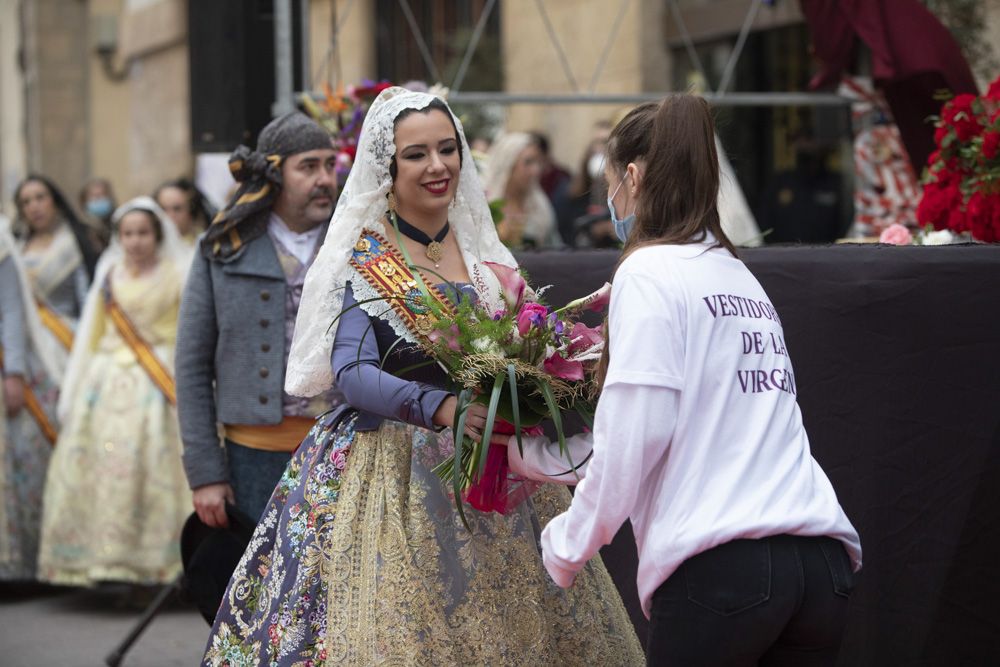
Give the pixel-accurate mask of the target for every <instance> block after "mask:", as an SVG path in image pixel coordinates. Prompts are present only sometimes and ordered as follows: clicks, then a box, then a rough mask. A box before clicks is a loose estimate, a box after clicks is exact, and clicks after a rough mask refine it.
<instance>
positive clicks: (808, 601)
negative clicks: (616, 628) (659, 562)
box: [646, 535, 855, 667]
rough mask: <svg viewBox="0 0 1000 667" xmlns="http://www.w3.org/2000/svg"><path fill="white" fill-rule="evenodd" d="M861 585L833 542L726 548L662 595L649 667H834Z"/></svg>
mask: <svg viewBox="0 0 1000 667" xmlns="http://www.w3.org/2000/svg"><path fill="white" fill-rule="evenodd" d="M854 583H855V575H854V573H853V572H852V570H851V562H850V559H849V558H848V556H847V552H846V551H845V550H844V546H843V545H842V544H841V543H840V542H839V541H837V540H834V539H832V538H829V537H795V536H791V535H778V536H775V537H768V538H764V539H759V540H734V541H732V542H727V543H726V544H721V545H719V546H717V547H715V548H714V549H709V550H708V551H705V552H703V553H700V554H698V555H697V556H693V557H691V558H689V559H688V560H686V561H684V562H683V563H682V564H681V566H680V567H679V568H678V569H677V571H676V572H674V574H673V575H672V576H671V577H670V578H669V579H667V580H666V581H665V582H663V584H662V585H661V586H660V587H659V588H658V589H656V592H655V593H654V594H653V604H652V613H651V618H650V625H649V642H648V646H647V654H646V659H647V664H649V665H654V666H656V667H659V666H661V665H664V666H668V667H673V666H674V665H677V666H682V665H683V666H684V667H687V666H691V665H705V666H708V665H711V666H713V667H715V666H716V665H720V666H721V665H726V666H733V667H743V666H748V667H752V666H754V665H759V666H760V667H786V666H787V667H792V666H795V667H812V666H814V665H815V666H819V665H831V666H832V665H833V664H834V663H835V662H836V660H837V651H838V650H839V648H840V639H841V636H842V634H843V632H844V625H845V623H846V620H847V600H848V596H849V595H850V593H851V591H852V590H853V589H854Z"/></svg>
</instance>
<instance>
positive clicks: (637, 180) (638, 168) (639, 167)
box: [625, 162, 646, 197]
mask: <svg viewBox="0 0 1000 667" xmlns="http://www.w3.org/2000/svg"><path fill="white" fill-rule="evenodd" d="M625 172H626V174H628V175H629V176H631V177H632V179H631V184H630V186H629V192H630V194H631V195H632V196H633V197H635V196H637V195H638V194H639V193H640V192H642V177H643V175H644V174H645V173H646V164H645V163H644V162H629V163H628V166H626V167H625Z"/></svg>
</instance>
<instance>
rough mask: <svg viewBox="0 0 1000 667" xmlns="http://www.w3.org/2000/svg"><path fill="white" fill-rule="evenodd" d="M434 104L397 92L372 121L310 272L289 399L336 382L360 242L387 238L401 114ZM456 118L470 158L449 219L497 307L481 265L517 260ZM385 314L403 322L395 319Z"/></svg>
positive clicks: (388, 94)
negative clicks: (335, 353) (341, 328)
mask: <svg viewBox="0 0 1000 667" xmlns="http://www.w3.org/2000/svg"><path fill="white" fill-rule="evenodd" d="M433 99H435V98H434V96H432V95H429V94H426V93H414V92H410V91H407V90H405V89H403V88H398V87H395V88H390V89H388V90H385V91H383V92H382V93H381V94H380V95H379V96H378V98H376V100H375V102H373V103H372V106H371V108H370V109H369V111H368V115H367V116H366V117H365V121H364V126H363V128H362V131H361V138H360V141H359V142H358V152H357V158H356V161H355V164H354V167H353V168H352V169H351V175H350V176H349V177H348V179H347V183H346V185H345V186H344V190H343V192H342V193H341V195H340V200H339V201H338V202H337V208H336V210H335V211H334V214H333V220H332V221H331V222H330V227H329V230H328V231H327V236H326V240H325V242H324V243H323V247H322V248H321V249H320V252H319V255H318V256H317V257H316V261H315V262H314V263H313V265H312V268H310V270H309V273H308V274H307V275H306V280H305V285H304V287H303V291H302V302H301V305H300V307H299V314H298V318H297V320H296V324H295V336H294V339H293V341H292V349H291V352H290V355H289V360H288V369H287V371H286V374H285V389H286V391H288V393H290V394H293V395H296V396H315V395H316V394H319V393H321V392H323V391H325V390H326V389H328V388H329V387H330V386H331V385H332V384H333V373H332V370H331V368H330V352H331V351H332V349H333V341H334V339H335V338H336V334H337V322H335V318H336V316H337V314H338V313H340V310H341V307H342V305H343V300H344V295H343V294H344V293H343V287H344V284H345V283H346V282H347V280H348V279H349V278H350V277H351V272H352V268H351V266H350V260H351V255H352V251H353V248H354V244H355V242H356V241H357V239H358V236H359V235H360V234H361V230H362V229H364V228H368V229H372V230H373V231H379V232H382V233H383V234H384V233H385V230H384V227H383V225H382V224H381V222H380V221H381V219H382V216H383V215H384V213H385V209H386V199H385V196H386V193H388V192H389V189H390V188H391V187H392V178H391V177H390V175H389V162H390V160H391V158H392V156H393V155H394V154H395V152H396V147H395V143H394V129H393V128H394V124H395V120H396V117H397V116H398V115H399V114H400V112H402V111H403V110H404V109H423V108H426V107H427V105H428V104H430V102H431V101H432V100H433ZM452 118H453V119H454V121H455V126H456V127H457V128H458V130H459V134H460V136H461V139H462V150H463V154H464V155H465V159H464V160H463V162H462V169H461V172H460V173H459V184H458V190H457V192H456V194H455V200H454V202H452V205H451V208H450V213H449V216H448V220H449V221H450V222H451V226H452V230H454V233H455V237H456V239H457V240H458V244H459V247H460V248H461V249H462V254H463V257H464V258H465V263H466V267H467V268H468V270H469V275H470V278H472V280H473V284H474V285H475V286H476V289H477V291H478V292H480V297H481V298H482V299H483V300H484V302H485V303H488V304H490V307H496V304H497V303H499V283H498V282H497V280H496V278H495V276H493V273H492V271H489V269H487V268H485V267H482V266H481V262H484V261H490V262H496V263H498V264H505V265H507V266H516V262H515V261H514V257H513V256H512V255H511V254H510V251H509V250H507V248H506V247H504V245H503V244H502V243H501V242H500V239H499V238H498V237H497V234H496V228H495V227H494V225H493V219H492V217H491V216H490V210H489V206H488V205H487V202H486V196H485V195H484V194H483V192H484V190H483V186H482V182H481V181H480V180H479V175H478V174H477V173H476V168H475V164H474V162H473V160H472V159H471V153H470V152H469V146H468V143H467V142H466V140H465V136H464V133H463V132H462V124H461V121H459V120H458V119H457V118H455V116H454V114H453V115H452ZM373 309H374V307H373ZM365 312H368V313H370V311H369V310H366V311H365ZM376 316H378V317H382V316H380V315H376ZM386 317H389V318H392V317H395V318H396V319H397V320H398V316H395V315H394V314H393V315H387V316H386ZM382 319H386V318H385V317H382ZM386 321H388V322H389V323H390V325H392V326H393V331H396V332H397V333H398V334H399V335H404V337H405V336H409V335H410V334H409V332H407V333H406V334H402V333H400V331H399V329H397V326H396V324H399V322H397V323H396V324H394V323H393V322H392V321H391V319H387V320H386Z"/></svg>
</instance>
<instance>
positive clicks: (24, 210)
mask: <svg viewBox="0 0 1000 667" xmlns="http://www.w3.org/2000/svg"><path fill="white" fill-rule="evenodd" d="M14 201H15V202H16V203H17V220H16V221H15V223H14V234H15V236H17V238H18V241H19V244H18V245H19V251H20V255H21V258H22V260H23V262H24V266H25V268H26V270H27V273H28V278H29V281H30V283H31V285H30V287H31V292H32V294H33V300H34V302H35V306H36V307H37V309H38V314H39V317H40V318H41V320H42V324H43V325H44V326H45V330H46V332H47V333H46V335H48V336H52V337H53V338H55V340H56V341H57V342H58V343H59V344H60V346H61V347H62V348H63V350H64V352H63V359H62V360H60V366H61V367H62V366H64V365H65V356H66V355H68V354H69V350H70V348H71V347H72V346H73V330H74V329H75V328H76V323H77V320H79V318H80V315H81V313H82V312H83V305H84V302H85V300H86V298H87V289H88V286H89V285H90V279H91V278H92V277H93V275H94V267H95V265H96V263H97V252H96V251H95V249H94V248H93V246H92V244H91V242H90V237H89V233H88V230H87V228H86V225H84V224H83V223H82V222H80V220H79V219H78V218H77V217H76V214H74V213H73V209H72V208H70V205H69V202H68V201H67V200H66V197H65V196H63V194H62V193H61V192H60V191H59V189H58V188H57V187H56V186H55V184H54V183H52V182H51V181H50V180H48V179H47V178H45V177H43V176H37V175H32V176H28V177H27V178H26V179H24V181H22V182H21V184H20V185H19V186H18V188H17V190H16V192H15V195H14Z"/></svg>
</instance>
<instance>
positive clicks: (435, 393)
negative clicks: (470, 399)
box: [331, 283, 449, 428]
mask: <svg viewBox="0 0 1000 667" xmlns="http://www.w3.org/2000/svg"><path fill="white" fill-rule="evenodd" d="M356 304H357V301H356V300H355V298H354V291H353V290H352V289H351V285H350V284H349V283H348V285H347V287H346V290H345V293H344V307H343V311H342V313H341V315H340V321H339V322H338V325H337V336H336V339H335V340H334V344H333V353H332V355H331V364H332V367H333V375H334V377H335V378H336V379H337V386H338V387H339V388H340V389H341V391H343V392H344V396H345V398H347V402H348V403H350V404H351V405H352V406H353V407H354V408H356V409H358V410H361V411H362V412H366V413H369V414H372V415H375V416H378V417H381V418H384V419H395V420H399V421H402V422H406V423H408V424H414V425H416V426H422V427H424V428H435V425H434V421H433V420H434V413H435V412H437V409H438V408H439V407H440V406H441V403H442V402H443V401H444V399H446V398H447V397H448V396H449V392H447V391H445V390H443V389H440V388H438V387H435V386H433V385H430V384H427V383H424V382H416V381H411V380H403V379H402V378H398V377H396V376H395V375H392V374H391V373H387V372H385V371H383V370H382V369H381V368H380V367H379V365H380V359H381V357H380V355H379V349H378V341H377V340H376V337H375V331H374V329H373V328H372V327H371V326H370V320H369V318H368V314H367V313H365V312H364V311H363V310H362V309H361V308H359V307H357V305H356Z"/></svg>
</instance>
